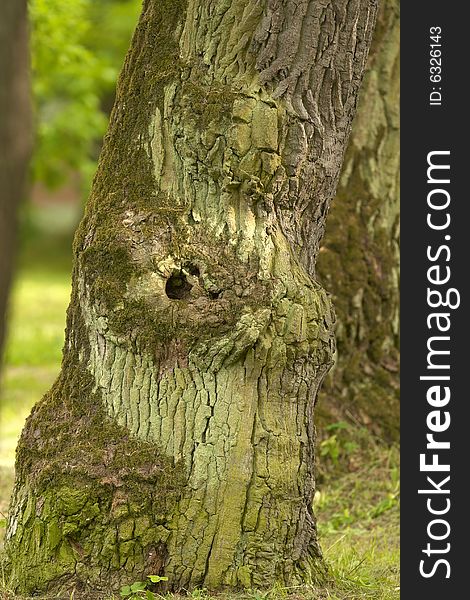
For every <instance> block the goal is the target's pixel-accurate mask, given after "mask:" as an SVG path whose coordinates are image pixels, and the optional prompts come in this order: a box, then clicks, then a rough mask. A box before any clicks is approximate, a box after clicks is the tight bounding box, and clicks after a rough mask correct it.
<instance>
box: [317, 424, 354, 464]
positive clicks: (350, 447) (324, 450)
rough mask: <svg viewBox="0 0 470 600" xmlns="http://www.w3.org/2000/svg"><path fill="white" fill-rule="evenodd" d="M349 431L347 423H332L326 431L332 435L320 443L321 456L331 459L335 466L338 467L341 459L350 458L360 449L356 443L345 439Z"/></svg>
mask: <svg viewBox="0 0 470 600" xmlns="http://www.w3.org/2000/svg"><path fill="white" fill-rule="evenodd" d="M348 429H349V425H348V424H347V423H346V422H345V421H338V422H337V423H331V425H328V426H327V427H326V431H328V433H331V435H330V436H329V437H327V438H326V439H324V440H323V441H322V442H321V443H320V455H321V456H322V457H323V458H329V459H330V460H331V461H332V463H333V465H334V466H337V465H338V463H339V459H340V457H342V456H349V455H351V454H353V452H355V451H356V450H357V449H358V448H359V445H358V444H357V443H356V442H354V441H351V440H349V439H347V437H345V434H346V436H347V434H348Z"/></svg>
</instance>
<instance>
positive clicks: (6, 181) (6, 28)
mask: <svg viewBox="0 0 470 600" xmlns="http://www.w3.org/2000/svg"><path fill="white" fill-rule="evenodd" d="M30 149H31V119H30V105H29V78H28V34H27V17H26V2H25V1H24V0H5V2H4V3H2V18H1V20H0V360H1V355H2V349H3V342H4V337H5V313H6V309H7V303H8V294H9V290H10V283H11V277H12V272H13V263H14V255H15V247H16V229H17V223H16V220H17V219H16V215H17V211H18V206H19V204H20V200H21V198H22V194H23V192H24V185H25V180H26V172H27V166H28V159H29V154H30Z"/></svg>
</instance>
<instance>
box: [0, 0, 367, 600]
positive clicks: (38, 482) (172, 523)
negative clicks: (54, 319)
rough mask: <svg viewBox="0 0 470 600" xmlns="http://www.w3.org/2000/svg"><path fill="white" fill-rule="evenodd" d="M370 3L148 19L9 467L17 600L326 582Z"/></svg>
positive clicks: (183, 12) (179, 13) (120, 94)
mask: <svg viewBox="0 0 470 600" xmlns="http://www.w3.org/2000/svg"><path fill="white" fill-rule="evenodd" d="M375 12H376V3H375V1H374V0H358V1H353V2H348V1H346V0H334V1H333V2H312V1H300V2H295V3H294V2H291V1H289V0H287V1H284V2H281V1H279V0H267V2H263V3H260V2H257V1H256V0H232V1H231V2H228V1H226V0H217V1H215V0H214V1H213V2H210V3H201V2H198V1H197V0H189V2H188V3H187V5H186V4H184V3H183V2H174V0H172V1H171V2H170V0H165V1H159V2H156V1H155V0H147V1H146V2H144V7H143V13H142V16H141V19H140V22H139V25H138V27H137V30H136V33H135V36H134V39H133V42H132V45H131V50H130V52H129V55H128V57H127V60H126V64H125V66H124V69H123V72H122V74H121V78H120V82H119V85H118V91H117V99H116V104H115V108H114V110H113V114H112V116H111V124H110V128H109V132H108V134H107V137H106V139H105V144H104V148H103V151H102V155H101V158H100V163H99V167H98V172H97V175H96V177H95V181H94V185H93V190H92V194H91V198H90V200H89V203H88V206H87V210H86V214H85V217H84V219H83V221H82V223H81V225H80V227H79V230H78V232H77V235H76V239H75V267H74V274H73V292H72V300H71V304H70V308H69V311H68V324H67V333H66V342H65V348H64V358H63V365H62V371H61V374H60V376H59V379H58V381H57V382H56V384H55V385H54V387H53V388H52V390H51V391H50V392H49V393H48V394H47V395H46V396H45V398H44V399H43V400H42V401H41V402H40V403H39V404H38V405H37V406H36V407H35V409H34V410H33V413H32V415H31V416H30V417H29V419H28V422H27V424H26V427H25V429H24V431H23V434H22V437H21V441H20V443H19V447H18V454H17V465H16V466H17V472H16V485H15V490H14V496H13V499H12V506H11V511H10V518H9V525H8V530H7V552H8V555H9V560H10V582H11V585H12V587H13V588H14V589H17V590H22V591H26V592H28V593H31V592H32V591H34V592H42V591H46V590H47V591H52V590H53V591H56V590H57V589H61V586H64V589H65V588H67V589H70V588H71V587H75V588H76V590H77V591H76V593H77V594H78V595H76V596H75V597H79V596H80V594H84V595H85V597H87V598H88V597H90V593H91V592H90V591H89V590H90V589H107V590H109V589H110V588H111V589H116V588H118V587H119V586H120V585H122V584H123V583H129V582H132V581H134V580H135V579H136V578H137V579H142V578H144V577H145V575H147V574H161V573H164V574H165V575H166V576H167V577H168V578H169V582H168V586H169V588H171V589H180V588H190V587H193V586H201V585H203V586H205V587H207V588H209V589H216V588H220V587H223V586H231V587H253V586H265V585H272V584H273V583H274V582H276V581H278V582H281V583H283V584H294V583H300V582H302V581H309V580H316V579H318V578H319V577H320V575H321V573H322V572H323V567H322V564H321V560H320V549H319V546H318V543H317V536H316V528H315V520H314V517H313V514H312V498H313V493H314V473H313V466H314V441H315V433H314V425H313V407H314V403H315V399H316V395H317V392H318V388H319V386H320V383H321V381H322V379H323V378H324V376H325V373H326V372H327V370H328V368H329V367H330V365H331V357H332V353H333V349H334V343H333V336H332V323H333V320H334V319H333V315H332V311H331V306H330V302H329V299H328V297H327V294H326V293H325V291H324V290H323V289H322V288H321V287H320V285H319V284H318V283H317V282H316V281H315V280H314V279H313V278H312V274H313V268H314V264H315V257H316V253H317V249H318V246H319V243H320V239H321V236H322V233H323V227H324V221H325V215H326V212H327V209H328V205H329V202H330V199H331V197H332V196H333V194H334V191H335V187H336V183H337V179H338V175H339V169H340V166H341V162H342V154H343V150H344V148H345V145H346V142H347V138H348V134H349V130H350V124H351V120H352V116H353V113H354V108H355V102H356V96H357V90H358V88H359V85H360V82H361V78H362V73H363V69H364V66H365V61H366V59H367V51H368V47H369V43H370V38H371V35H372V31H373V26H374V20H375Z"/></svg>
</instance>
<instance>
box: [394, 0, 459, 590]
mask: <svg viewBox="0 0 470 600" xmlns="http://www.w3.org/2000/svg"><path fill="white" fill-rule="evenodd" d="M463 9H464V5H462V4H459V3H451V2H437V1H435V0H428V1H427V2H423V3H417V2H403V3H401V56H402V65H401V66H402V71H401V182H402V183H401V215H402V217H401V218H402V241H401V248H402V267H401V272H402V292H401V323H402V325H401V331H402V337H401V355H402V384H401V397H402V403H401V406H402V413H401V432H402V438H401V448H402V459H403V460H402V529H401V540H402V544H401V548H402V554H401V556H402V562H401V578H402V584H401V598H403V599H404V600H408V599H409V600H421V598H423V599H426V600H433V599H434V598H436V599H437V598H439V599H442V598H459V599H460V598H466V597H469V598H470V591H468V579H469V577H470V558H469V556H470V551H469V550H468V544H467V539H468V538H469V537H470V526H469V522H470V513H469V511H468V510H467V503H468V500H467V497H468V494H469V492H468V491H467V485H466V484H467V482H468V481H470V477H468V475H467V472H468V471H470V467H469V462H470V418H469V417H470V411H469V406H470V398H469V393H468V390H467V389H466V386H465V383H464V382H465V378H464V376H465V374H466V373H470V351H469V348H468V341H467V340H468V337H469V336H468V333H470V331H469V326H468V324H469V319H468V317H469V315H468V312H467V311H468V280H469V278H470V267H469V265H470V251H469V245H470V230H469V226H468V223H469V221H470V217H467V214H468V210H467V208H468V206H469V205H470V202H469V200H470V198H469V191H468V190H467V186H466V179H467V178H468V176H469V175H470V164H469V165H468V164H467V163H468V159H467V157H470V150H469V148H470V135H469V133H470V127H469V124H468V121H469V112H470V103H469V102H468V100H467V98H466V96H467V93H468V92H467V89H468V79H469V76H468V72H469V71H470V69H469V67H468V65H467V63H468V60H469V58H468V57H469V55H470V53H469V51H468V48H467V46H468V44H469V42H470V28H469V26H468V21H467V19H466V18H465V17H464V12H463ZM432 28H435V29H432ZM433 34H434V35H433ZM432 38H434V39H432ZM437 50H440V52H437ZM433 58H434V59H435V60H431V59H433ZM438 59H439V60H438ZM437 75H440V78H439V77H437ZM431 152H442V154H434V155H430V154H429V153H431ZM444 152H449V154H443V153H444ZM429 160H430V161H431V162H433V163H435V164H436V165H437V164H440V165H443V166H445V165H449V166H450V169H449V170H446V169H438V168H437V169H434V170H431V171H430V177H429V179H430V180H431V181H428V176H427V170H428V167H429V163H428V161H429ZM447 178H449V179H450V183H445V181H446V179H447ZM436 180H438V181H436ZM430 193H431V195H430V196H429V194H430ZM449 198H450V201H449V205H448V206H447V207H445V205H446V204H447V202H448V200H449ZM430 205H431V206H430ZM436 206H442V207H445V208H442V209H439V208H433V207H436ZM428 215H430V216H428ZM428 219H430V223H431V225H430V224H429V222H428ZM448 219H450V223H449V225H448V227H444V225H445V223H447V220H448ZM439 227H443V228H442V229H439ZM446 248H448V250H447V249H446ZM449 252H450V256H449ZM428 253H429V255H430V256H431V258H430V257H429V256H428ZM431 267H437V269H432V270H431V271H429V269H430V268H431ZM449 274H450V278H449V281H447V282H442V281H443V280H445V279H446V278H447V276H448V275H449ZM430 279H431V280H434V281H433V282H431V281H430ZM436 280H438V281H439V283H435V281H436ZM428 290H431V297H430V299H429V298H428V293H429V291H428ZM432 290H434V291H435V292H436V293H432ZM452 290H453V291H452ZM439 292H440V293H441V297H442V304H444V303H445V302H446V299H447V300H449V302H448V304H450V305H452V306H455V308H451V307H450V306H447V307H446V306H444V305H441V306H439V303H440V300H439ZM459 298H460V306H458V307H457V306H456V305H457V304H458V300H459ZM430 303H433V304H435V305H438V306H435V307H434V308H433V307H432V306H430ZM432 314H440V315H441V316H440V317H439V318H438V317H432V316H430V315H432ZM438 322H439V325H440V327H441V329H442V330H444V329H445V328H446V327H448V326H449V324H450V327H449V330H448V331H440V330H439V325H438ZM433 337H435V338H445V337H449V338H450V339H448V340H446V339H434V340H433V339H431V338H433ZM430 340H431V341H430ZM428 344H430V347H431V349H432V350H444V351H447V350H449V351H450V354H434V355H432V354H431V355H430V356H428V354H429V352H430V351H429V348H428ZM428 359H430V360H431V364H432V365H433V366H437V368H430V365H429V364H428ZM445 366H449V367H450V368H448V369H446V368H445ZM420 377H434V378H436V377H449V380H446V379H434V381H433V380H432V379H420ZM432 387H435V389H434V390H433V391H429V390H430V388H432ZM445 387H448V388H449V392H450V400H449V401H448V402H447V403H445V400H446V399H445V394H446V390H445ZM431 403H434V406H433V405H432V404H431ZM449 418H450V425H449V426H448V427H446V425H447V424H448V419H449ZM437 429H443V430H442V431H441V432H437V431H435V430H437ZM433 430H434V431H433ZM427 435H433V438H432V440H434V441H435V442H436V443H437V442H442V443H446V442H449V443H450V449H446V448H443V447H440V448H434V449H433V448H432V447H431V448H427V444H430V445H431V446H432V444H433V442H432V441H431V442H430V441H429V439H428V438H427V437H426V436H427ZM421 454H424V455H425V458H424V463H425V465H430V464H431V463H432V461H433V460H434V461H436V464H437V465H438V466H437V470H435V471H426V470H424V469H425V468H431V467H429V466H428V467H426V466H424V469H423V468H422V467H421V468H420V455H421ZM433 455H436V456H433ZM446 465H449V467H450V470H449V471H448V472H447V471H445V470H440V469H445V466H446ZM449 476H450V479H449V480H447V481H446V478H447V477H449ZM428 477H429V478H430V479H431V481H430V480H428V479H427V478H428ZM418 490H422V492H423V493H418ZM431 511H435V512H436V513H437V512H439V511H441V514H432V512H431ZM433 537H434V538H442V539H433ZM428 544H429V546H428ZM448 544H449V545H448ZM438 561H441V562H438ZM423 573H424V574H423Z"/></svg>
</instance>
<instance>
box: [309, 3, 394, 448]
mask: <svg viewBox="0 0 470 600" xmlns="http://www.w3.org/2000/svg"><path fill="white" fill-rule="evenodd" d="M399 35H400V30H399V3H398V2H397V0H385V1H384V2H383V4H382V5H381V8H380V11H379V15H378V20H377V26H376V29H375V33H374V39H373V43H372V47H371V51H370V55H369V65H368V70H367V72H366V75H365V78H364V82H363V85H362V87H361V91H360V94H359V101H358V108H357V115H356V118H355V120H354V125H353V128H352V132H351V138H350V141H349V147H348V150H347V153H346V157H345V161H344V166H343V171H342V175H341V179H340V182H339V185H338V191H337V195H336V198H335V200H334V201H333V202H332V206H331V211H330V215H329V217H328V227H327V229H326V233H325V237H324V239H323V246H322V249H321V252H320V253H319V257H318V267H317V269H318V278H319V280H320V281H321V282H322V283H323V285H325V287H326V289H327V290H328V291H329V292H331V294H332V300H333V304H334V307H335V311H336V315H337V326H336V342H337V356H336V360H335V366H334V368H333V369H332V370H331V371H330V373H329V374H328V376H327V378H326V380H325V383H324V385H323V387H322V391H321V394H320V400H319V409H318V411H317V415H318V417H319V423H325V422H331V421H338V420H343V419H346V420H347V421H349V420H352V421H353V422H356V423H357V422H359V423H361V424H363V425H365V426H367V427H368V428H369V429H371V430H372V431H373V432H374V433H376V434H377V435H379V436H381V437H383V438H385V439H387V440H396V439H397V438H398V435H399V389H398V368H399V322H398V319H399V177H400V171H399V168H400V162H399V161H400V142H399V102H400V100H399V85H400V73H399V51H400V40H399Z"/></svg>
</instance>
